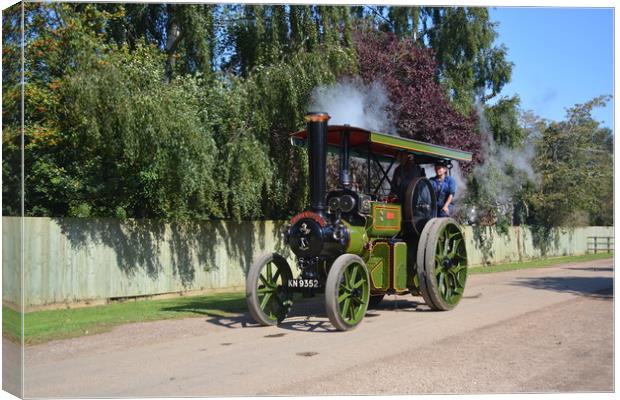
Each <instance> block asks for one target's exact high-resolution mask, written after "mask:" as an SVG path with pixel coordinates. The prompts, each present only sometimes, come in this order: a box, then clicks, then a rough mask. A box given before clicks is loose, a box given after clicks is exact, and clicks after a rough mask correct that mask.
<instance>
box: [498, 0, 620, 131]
mask: <svg viewBox="0 0 620 400" xmlns="http://www.w3.org/2000/svg"><path fill="white" fill-rule="evenodd" d="M489 12H490V16H491V20H492V21H495V22H499V26H498V27H497V28H496V30H497V32H498V34H499V37H498V38H497V43H504V44H505V45H506V47H508V59H509V60H510V61H512V62H513V63H514V64H515V65H514V68H513V73H512V80H511V82H510V83H509V84H508V85H506V86H505V87H504V89H503V90H502V93H501V94H502V95H513V94H518V95H519V96H520V98H521V107H522V108H523V109H525V110H532V111H534V112H535V113H536V114H537V115H539V116H541V117H543V118H547V119H551V120H561V119H563V118H564V116H565V114H566V111H565V109H566V108H568V107H571V106H573V105H574V104H577V103H584V102H586V101H588V100H590V99H592V98H594V97H596V96H598V95H603V94H613V93H614V92H613V61H614V58H613V51H614V47H613V18H614V15H613V10H612V9H610V8H598V9H597V8H552V7H540V8H525V7H524V8H518V7H497V8H490V10H489ZM593 115H594V117H595V118H596V119H597V120H599V121H602V122H603V125H604V126H607V127H610V128H612V129H613V102H610V103H609V104H608V105H607V107H605V108H601V109H597V110H595V111H594V113H593Z"/></svg>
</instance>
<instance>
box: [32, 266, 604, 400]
mask: <svg viewBox="0 0 620 400" xmlns="http://www.w3.org/2000/svg"><path fill="white" fill-rule="evenodd" d="M307 312H310V313H314V314H315V315H314V316H311V317H309V318H308V317H306V316H305V313H307ZM613 356H614V354H613V261H612V260H599V261H592V262H585V263H578V264H566V265H560V266H556V267H548V268H541V269H529V270H521V271H511V272H502V273H493V274H484V275H471V276H470V277H469V280H468V282H467V288H466V292H465V297H464V299H463V300H462V302H461V303H460V304H459V306H458V307H456V308H455V309H454V310H452V311H449V312H429V311H428V308H427V307H426V306H425V305H424V303H423V300H422V299H421V298H420V297H412V296H398V297H395V296H391V297H390V298H388V299H386V300H384V302H382V303H381V305H380V307H379V309H376V310H370V311H369V312H368V313H367V315H366V318H365V319H364V321H363V322H362V323H361V325H360V326H359V327H358V328H357V329H355V330H353V331H350V332H336V331H334V330H333V328H332V326H331V325H330V323H329V322H328V320H327V318H326V316H325V314H324V311H323V305H322V297H319V298H317V299H313V300H312V301H310V302H308V303H305V304H301V303H300V304H298V306H297V307H295V308H294V309H293V317H291V318H289V319H287V320H285V322H284V323H283V324H282V325H281V326H280V327H256V326H255V325H254V324H253V323H251V321H250V320H249V319H248V317H247V316H245V315H239V316H236V317H231V318H221V317H215V316H209V315H205V316H204V317H200V318H189V319H184V320H176V321H158V322H151V323H141V324H131V325H125V326H121V327H118V328H116V329H114V330H113V331H112V332H108V333H104V334H99V335H93V336H87V337H82V338H76V339H70V340H63V341H55V342H50V343H46V344H43V345H37V346H31V347H27V348H26V354H25V365H26V370H25V371H26V372H25V396H26V397H133V396H146V397H153V396H232V395H301V394H304V395H311V394H420V393H464V394H470V393H525V392H583V391H586V392H601V391H602V392H611V391H613V390H614V381H613Z"/></svg>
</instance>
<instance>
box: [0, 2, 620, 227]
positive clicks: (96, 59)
mask: <svg viewBox="0 0 620 400" xmlns="http://www.w3.org/2000/svg"><path fill="white" fill-rule="evenodd" d="M24 11H25V19H24V23H25V31H24V39H25V47H24V56H25V57H24V71H23V72H24V84H23V86H22V85H20V80H21V74H20V72H21V71H20V68H21V51H22V50H21V30H20V27H21V23H22V20H21V5H18V6H14V7H12V8H9V9H7V10H5V12H4V13H3V21H2V25H3V72H2V74H3V94H4V96H3V99H2V104H3V160H2V173H3V205H4V206H3V213H4V214H5V215H18V214H19V213H20V207H21V202H20V199H19V195H18V194H19V193H20V190H21V187H20V185H21V158H22V149H21V142H22V139H23V141H24V144H25V146H24V149H23V157H24V160H25V165H24V167H25V188H24V189H25V206H26V210H25V212H26V215H33V216H35V215H47V216H75V217H84V216H112V217H119V218H125V217H148V218H150V217H155V218H168V219H170V218H200V219H207V218H230V219H235V220H241V219H254V218H286V217H288V216H290V215H291V214H292V213H295V212H298V211H299V210H301V209H304V208H305V207H306V206H307V197H308V186H307V184H308V183H307V180H308V171H307V153H306V152H305V151H304V150H300V149H298V148H296V147H293V146H292V145H291V144H290V143H289V140H288V139H289V133H290V132H293V131H296V130H298V129H301V128H303V115H304V114H305V112H306V111H307V109H308V104H309V101H310V98H311V93H312V91H313V89H314V88H315V87H317V86H320V85H325V84H330V83H334V82H336V81H337V80H339V79H340V78H343V77H351V76H359V77H361V78H362V79H363V80H365V81H366V82H367V83H369V82H371V81H372V82H374V81H377V80H381V81H382V83H383V86H385V87H386V88H387V90H388V95H389V98H390V100H391V102H392V106H391V108H390V110H389V112H390V113H391V114H392V117H393V120H394V121H395V123H396V127H397V130H398V131H399V133H401V134H402V135H403V136H405V137H411V138H415V139H419V140H424V141H429V142H433V143H437V144H443V145H448V146H451V147H457V148H461V149H463V150H468V151H471V152H473V153H474V163H473V164H478V165H482V164H481V163H483V162H485V163H486V164H487V165H489V166H491V167H493V165H495V166H496V167H497V166H498V165H500V164H501V163H500V164H493V162H494V161H493V160H495V159H499V160H502V159H503V158H504V159H505V158H506V157H503V158H502V154H503V153H501V151H500V152H496V153H497V154H495V153H493V152H491V153H490V154H495V156H497V157H495V156H494V157H495V158H488V159H486V160H485V159H484V158H485V157H483V155H482V154H483V152H484V150H485V147H484V143H485V136H484V134H482V135H481V132H482V130H481V128H480V122H481V120H483V119H484V120H486V121H488V125H489V127H490V131H492V132H493V135H492V136H493V142H494V143H497V145H498V146H502V148H503V147H505V148H508V149H512V150H514V151H519V149H522V148H523V144H524V142H526V141H528V140H535V142H536V143H537V153H536V159H535V167H536V168H537V170H538V172H540V174H541V179H540V181H541V182H540V184H539V185H529V184H528V185H521V186H522V187H520V188H519V190H517V191H515V192H514V196H513V203H514V204H515V207H516V205H519V204H520V205H523V207H522V208H523V209H524V210H525V212H524V213H523V215H524V216H523V219H525V220H527V221H528V222H530V223H535V224H547V225H557V224H571V223H573V224H574V223H578V221H575V218H574V216H575V215H582V216H584V217H583V218H582V219H581V222H584V221H585V222H590V223H597V224H609V223H612V220H611V210H612V204H611V201H601V199H610V198H611V197H612V191H611V190H612V189H611V188H612V184H611V183H610V182H611V176H612V173H611V168H610V163H611V160H612V154H613V152H612V151H613V150H612V146H611V142H612V136H611V134H610V132H609V130H607V129H604V128H601V127H600V126H599V125H598V122H596V121H595V120H594V119H593V118H592V117H591V114H590V112H591V110H592V108H593V107H596V106H599V105H601V104H604V102H605V101H606V98H599V99H595V100H593V101H592V102H589V103H586V104H584V105H578V106H575V107H574V108H572V109H570V110H569V114H568V116H567V119H566V121H561V122H548V121H540V120H536V121H535V122H534V123H532V124H531V125H532V126H535V129H531V128H528V127H527V126H526V125H527V124H524V123H523V121H522V120H519V118H518V115H519V112H520V110H519V99H518V97H512V98H508V97H499V96H498V94H499V93H500V91H501V89H502V87H503V86H504V85H505V83H506V82H508V80H509V79H510V75H511V69H512V64H511V63H510V62H509V61H508V60H507V54H506V48H505V47H503V46H498V45H496V44H495V42H494V41H495V39H496V37H497V33H496V31H495V27H496V25H495V24H494V23H493V22H491V21H490V19H489V14H488V10H487V9H486V8H471V7H465V8H462V7H388V6H352V7H348V6H338V7H332V6H323V5H320V6H313V5H209V4H205V5H199V4H192V5H182V4H138V3H128V4H112V3H95V4H87V3H53V2H52V3H25V4H24ZM22 90H23V92H24V114H23V116H24V126H23V136H22V125H21V119H22V113H21V111H22V110H21V100H22V98H21V92H22ZM491 99H493V101H491ZM481 117H484V118H481ZM482 133H483V132H482ZM487 150H488V149H487ZM487 153H488V152H487ZM502 165H503V164H502ZM472 167H473V165H467V166H465V168H464V170H465V172H471V171H472ZM501 168H502V169H505V168H504V166H502V167H501ZM491 170H493V168H491V169H489V171H491ZM504 172H505V171H504ZM519 174H520V172H519V171H518V170H510V171H508V172H507V173H506V174H504V175H503V178H501V179H499V178H498V179H499V180H498V182H499V181H501V182H504V183H506V182H509V183H514V182H521V180H520V178H519ZM472 175H475V173H474V174H472ZM489 176H491V178H492V176H493V175H492V174H491V175H489ZM506 177H508V178H506ZM491 178H489V179H490V180H492V179H491ZM476 179H477V178H476V177H475V176H474V177H473V178H472V179H471V187H470V191H471V192H472V193H478V194H480V196H478V200H476V201H477V202H478V204H480V205H483V206H484V205H485V204H487V205H488V206H489V207H491V202H492V199H493V198H494V196H495V192H494V191H493V190H487V189H488V188H489V185H486V186H485V187H483V186H482V185H477V184H478V183H480V182H479V180H478V182H477V181H476ZM500 187H501V185H496V189H497V188H500ZM567 189H568V190H567ZM567 192H569V193H571V195H570V196H566V195H565V193H567ZM485 199H486V200H485ZM487 200H488V201H487ZM581 222H579V223H581Z"/></svg>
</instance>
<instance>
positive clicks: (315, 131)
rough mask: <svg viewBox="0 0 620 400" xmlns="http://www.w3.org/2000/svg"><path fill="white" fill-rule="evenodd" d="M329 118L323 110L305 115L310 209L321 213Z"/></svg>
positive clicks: (323, 197)
mask: <svg viewBox="0 0 620 400" xmlns="http://www.w3.org/2000/svg"><path fill="white" fill-rule="evenodd" d="M329 118H330V117H329V114H327V113H324V112H309V113H308V114H306V116H305V120H306V126H307V128H306V129H307V132H308V162H309V167H310V209H311V210H312V211H314V212H316V213H317V214H321V215H323V214H324V212H325V191H326V184H325V180H326V178H325V175H326V171H327V121H328V120H329Z"/></svg>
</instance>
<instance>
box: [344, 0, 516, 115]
mask: <svg viewBox="0 0 620 400" xmlns="http://www.w3.org/2000/svg"><path fill="white" fill-rule="evenodd" d="M354 12H355V13H356V15H358V16H359V17H364V18H366V19H369V20H370V21H372V23H373V24H374V26H375V27H376V28H377V29H378V30H380V31H384V32H392V33H394V34H396V35H397V36H398V37H399V38H410V39H411V40H413V41H414V42H415V43H416V44H417V45H418V46H419V47H426V48H430V49H433V50H434V59H435V61H436V63H437V69H436V71H435V78H436V80H437V82H439V83H441V85H442V86H443V87H444V88H445V89H446V91H447V93H448V95H449V98H450V100H451V102H452V104H453V105H454V106H455V107H456V109H457V110H458V111H460V112H461V113H462V114H464V115H469V113H470V112H471V111H472V110H473V109H474V107H475V104H476V102H481V103H486V102H487V101H488V100H490V99H492V98H494V97H496V96H497V95H498V94H499V93H500V92H501V90H502V88H503V87H504V85H505V84H506V83H508V82H509V81H510V77H511V75H512V67H513V64H512V63H511V62H510V61H508V59H507V52H508V50H507V48H506V47H505V46H503V45H496V44H495V43H494V41H495V39H496V38H497V32H496V30H495V28H496V26H497V23H494V22H492V21H491V20H490V18H489V11H488V9H487V8H485V7H397V6H393V7H385V6H361V7H360V6H357V7H354Z"/></svg>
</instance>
